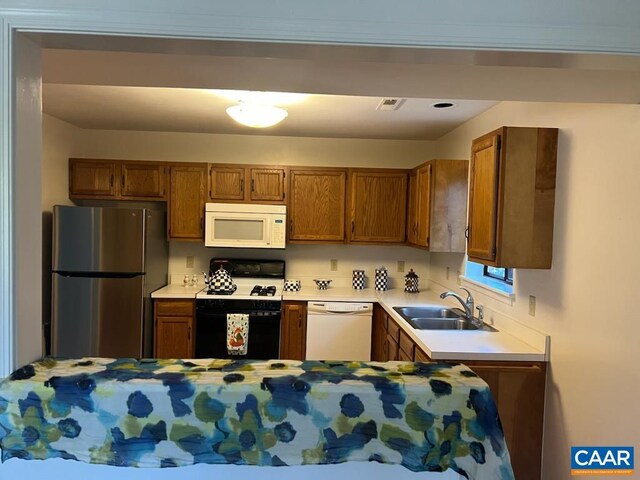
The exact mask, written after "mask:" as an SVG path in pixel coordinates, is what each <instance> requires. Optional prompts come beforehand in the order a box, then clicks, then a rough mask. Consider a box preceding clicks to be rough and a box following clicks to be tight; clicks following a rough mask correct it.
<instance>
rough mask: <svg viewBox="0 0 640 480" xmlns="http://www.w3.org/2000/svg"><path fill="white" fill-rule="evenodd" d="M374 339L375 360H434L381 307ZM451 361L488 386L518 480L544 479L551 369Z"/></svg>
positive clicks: (376, 310) (375, 315) (531, 364)
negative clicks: (544, 434)
mask: <svg viewBox="0 0 640 480" xmlns="http://www.w3.org/2000/svg"><path fill="white" fill-rule="evenodd" d="M371 338H372V340H371V341H372V357H371V359H372V360H377V361H393V360H404V361H415V362H431V361H432V360H431V358H430V357H429V355H427V354H426V353H425V352H424V351H423V350H422V349H421V348H420V347H419V346H418V345H417V344H416V343H415V342H414V341H413V340H412V339H411V338H410V337H409V335H408V334H407V333H405V331H404V330H403V329H402V328H401V327H400V326H399V325H398V324H397V323H396V322H395V320H393V318H392V317H391V315H389V314H388V313H387V312H386V311H385V310H384V309H383V308H382V307H381V306H380V305H379V304H375V305H374V307H373V331H372V334H371ZM436 361H438V360H436ZM447 361H451V362H456V363H464V364H465V365H467V366H468V367H469V368H471V369H472V370H473V371H474V372H475V373H476V374H477V375H478V376H479V377H480V378H482V379H483V380H484V381H485V382H487V384H488V385H489V388H490V390H491V394H492V396H493V399H494V401H495V402H496V406H497V408H498V414H499V415H500V421H501V422H502V428H503V430H504V436H505V439H506V441H507V447H508V448H509V454H510V456H511V464H512V466H513V471H514V473H515V478H517V479H518V480H540V478H541V477H540V475H541V472H542V427H543V420H544V396H545V383H546V371H547V364H546V363H545V362H501V361H486V360H483V361H480V360H447Z"/></svg>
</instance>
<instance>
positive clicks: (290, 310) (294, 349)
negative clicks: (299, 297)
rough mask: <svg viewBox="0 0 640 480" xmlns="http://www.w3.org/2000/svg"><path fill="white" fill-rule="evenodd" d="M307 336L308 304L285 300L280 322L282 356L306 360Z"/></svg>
mask: <svg viewBox="0 0 640 480" xmlns="http://www.w3.org/2000/svg"><path fill="white" fill-rule="evenodd" d="M306 338H307V304H306V303H304V302H284V303H283V305H282V322H281V324H280V358H283V359H288V360H304V359H305V352H306Z"/></svg>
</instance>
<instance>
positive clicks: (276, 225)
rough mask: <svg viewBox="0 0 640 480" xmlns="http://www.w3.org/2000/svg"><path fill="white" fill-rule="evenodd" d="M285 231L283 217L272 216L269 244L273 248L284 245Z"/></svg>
mask: <svg viewBox="0 0 640 480" xmlns="http://www.w3.org/2000/svg"><path fill="white" fill-rule="evenodd" d="M286 233H287V229H286V221H285V217H284V216H282V217H280V216H277V217H274V219H273V224H272V225H271V246H272V247H274V248H278V247H284V244H285V237H286Z"/></svg>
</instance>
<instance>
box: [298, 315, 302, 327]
mask: <svg viewBox="0 0 640 480" xmlns="http://www.w3.org/2000/svg"><path fill="white" fill-rule="evenodd" d="M298 328H302V315H300V314H299V315H298Z"/></svg>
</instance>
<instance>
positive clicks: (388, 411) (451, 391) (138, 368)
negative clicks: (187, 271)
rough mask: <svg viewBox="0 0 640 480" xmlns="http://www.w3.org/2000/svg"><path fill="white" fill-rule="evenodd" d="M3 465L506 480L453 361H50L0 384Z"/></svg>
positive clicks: (492, 414) (496, 427)
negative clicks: (229, 468)
mask: <svg viewBox="0 0 640 480" xmlns="http://www.w3.org/2000/svg"><path fill="white" fill-rule="evenodd" d="M0 447H1V448H2V460H3V461H4V460H7V459H9V458H12V457H19V458H25V459H46V458H54V457H60V458H66V459H73V460H79V461H83V462H90V463H99V464H108V465H118V466H134V467H173V466H182V465H191V464H193V463H210V464H221V463H229V464H242V465H269V466H286V465H304V464H332V463H341V462H346V461H377V462H381V463H392V464H401V465H403V466H405V467H406V468H408V469H410V470H413V471H444V470H446V469H448V468H451V469H453V470H454V471H456V472H458V473H460V474H461V475H463V476H465V477H466V478H470V479H491V480H495V479H505V480H509V479H512V478H513V472H512V469H511V464H510V461H509V453H508V451H507V447H506V445H505V441H504V436H503V432H502V428H501V425H500V420H499V418H498V414H497V410H496V406H495V404H494V401H493V398H492V396H491V393H490V392H489V388H488V387H487V385H486V384H485V383H484V381H482V380H481V379H480V378H478V377H477V376H476V375H475V373H473V372H472V371H471V370H470V369H469V368H467V367H466V366H464V365H459V364H440V363H409V362H387V363H377V362H367V363H364V362H329V361H325V362H321V361H303V362H300V361H287V360H271V361H253V360H216V359H200V360H140V361H139V360H134V359H117V360H115V359H109V358H83V359H80V360H58V359H51V358H46V359H43V360H41V361H38V362H35V363H32V364H29V365H27V366H25V367H23V368H21V369H19V370H17V371H15V372H14V373H13V374H12V375H11V376H10V377H9V378H7V379H5V380H4V381H2V382H0Z"/></svg>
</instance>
